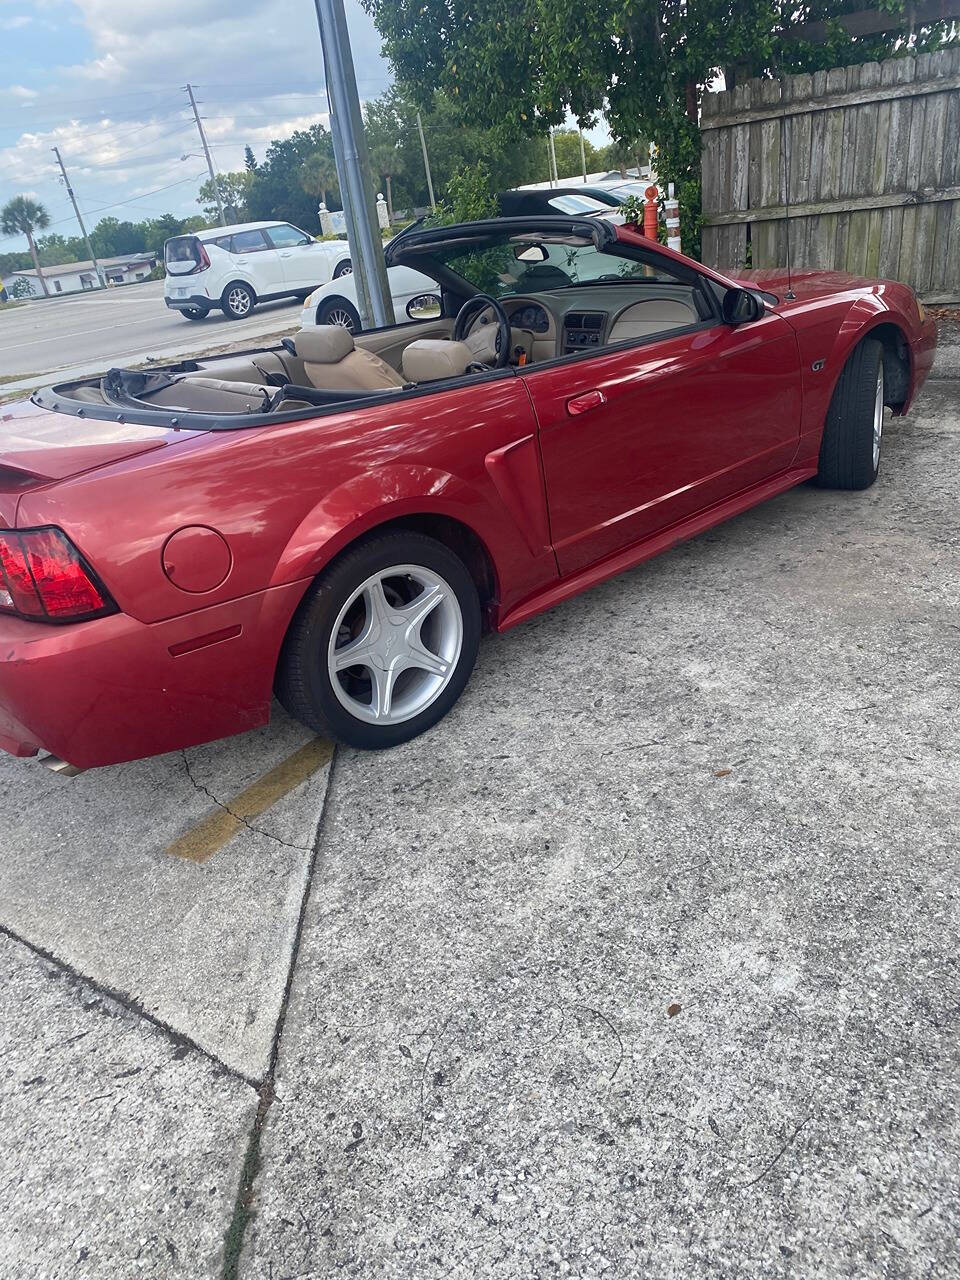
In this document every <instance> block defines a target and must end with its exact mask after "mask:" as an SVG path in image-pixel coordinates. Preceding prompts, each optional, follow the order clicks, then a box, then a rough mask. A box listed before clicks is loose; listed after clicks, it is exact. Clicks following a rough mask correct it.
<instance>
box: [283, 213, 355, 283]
mask: <svg viewBox="0 0 960 1280" xmlns="http://www.w3.org/2000/svg"><path fill="white" fill-rule="evenodd" d="M267 237H268V239H269V240H270V242H271V243H272V244H273V246H274V248H275V249H276V250H277V253H278V254H279V256H280V263H281V266H282V268H283V278H284V281H285V284H286V287H287V288H288V289H290V290H293V289H311V288H313V287H315V286H316V285H318V284H326V283H327V281H328V280H329V279H330V277H331V276H332V275H333V262H334V259H335V258H336V257H337V256H344V257H346V256H347V255H348V253H349V250H348V249H347V246H346V245H336V246H332V242H327V243H324V242H323V241H321V240H314V238H313V237H312V236H309V235H307V233H306V232H305V231H301V230H300V228H299V227H293V226H291V225H290V224H289V223H284V224H283V225H282V226H278V227H268V228H267Z"/></svg>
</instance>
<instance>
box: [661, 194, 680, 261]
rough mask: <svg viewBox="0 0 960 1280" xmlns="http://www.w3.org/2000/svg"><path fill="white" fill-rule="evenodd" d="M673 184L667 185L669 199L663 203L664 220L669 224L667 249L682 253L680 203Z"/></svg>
mask: <svg viewBox="0 0 960 1280" xmlns="http://www.w3.org/2000/svg"><path fill="white" fill-rule="evenodd" d="M673 190H674V188H673V183H672V182H670V183H668V184H667V198H666V200H664V202H663V212H664V219H665V221H666V224H667V248H668V249H674V250H675V251H676V252H677V253H681V252H682V250H681V248H680V202H679V201H678V200H677V199H676V197H675V196H674V194H673Z"/></svg>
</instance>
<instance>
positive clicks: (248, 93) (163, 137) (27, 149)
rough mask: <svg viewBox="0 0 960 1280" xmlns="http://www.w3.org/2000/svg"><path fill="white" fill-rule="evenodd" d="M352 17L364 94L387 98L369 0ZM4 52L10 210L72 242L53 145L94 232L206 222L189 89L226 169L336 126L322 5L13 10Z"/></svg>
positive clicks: (0, 143)
mask: <svg viewBox="0 0 960 1280" xmlns="http://www.w3.org/2000/svg"><path fill="white" fill-rule="evenodd" d="M346 10H347V21H348V26H349V28H350V37H351V42H352V46H353V58H354V64H355V67H356V73H357V81H358V86H359V90H360V96H361V98H373V97H376V96H377V95H378V94H379V93H382V92H383V90H384V89H385V88H387V86H388V85H389V83H390V72H389V68H388V66H387V63H386V62H385V61H384V59H383V58H382V57H381V53H380V38H379V36H378V34H377V32H376V29H375V28H374V26H373V23H372V21H371V20H370V19H369V18H368V17H367V15H366V14H365V13H364V12H363V10H362V9H361V8H360V5H359V3H358V0H346ZM0 49H2V51H3V58H2V83H0V207H2V205H4V204H5V203H6V202H7V200H9V199H10V197H11V196H15V195H20V194H29V195H31V196H33V197H34V198H36V199H39V200H40V202H41V203H42V204H43V205H44V206H45V208H46V209H47V212H48V213H49V214H50V221H51V227H50V230H51V231H59V232H60V233H61V234H63V235H74V234H76V233H77V224H76V219H75V217H74V215H73V211H72V209H71V207H70V202H69V198H68V196H67V193H66V191H65V190H64V188H63V186H62V184H61V183H60V181H59V180H58V170H57V166H56V160H55V158H54V156H53V153H52V152H51V150H50V148H51V147H53V146H58V147H59V148H60V151H61V154H62V156H63V160H64V163H65V164H66V166H67V169H68V172H69V174H70V180H71V183H72V185H73V188H74V191H75V193H76V195H77V199H78V202H79V204H80V207H81V211H82V213H83V214H84V220H85V221H86V223H87V228H88V230H89V229H90V227H92V226H93V225H95V224H96V222H97V221H98V219H99V218H101V217H105V216H108V215H112V216H115V217H117V218H119V219H121V220H123V219H125V218H129V219H130V220H131V221H134V222H136V221H138V220H140V219H142V218H144V217H153V216H156V215H157V214H160V213H165V212H167V211H170V212H173V213H176V214H179V215H181V216H185V215H187V214H191V213H199V212H200V208H199V205H198V204H197V190H198V188H199V185H200V183H201V182H202V181H203V180H204V179H205V178H206V177H207V172H206V162H205V160H204V159H203V156H202V153H201V154H200V155H199V156H198V155H196V154H193V155H191V154H190V153H191V152H193V153H199V152H200V151H201V148H200V139H199V137H198V135H197V128H196V124H195V123H194V121H193V115H192V113H191V111H190V107H189V103H188V100H187V95H186V93H185V92H184V89H183V86H184V85H185V84H186V83H187V82H188V81H189V82H190V83H191V84H192V85H193V86H194V89H195V92H196V95H197V99H198V102H199V104H200V113H201V115H202V116H203V117H205V119H204V127H205V128H206V130H207V137H208V140H209V142H210V146H211V149H212V151H213V153H214V157H215V160H216V164H217V166H218V168H219V169H220V170H222V171H228V170H231V169H239V168H242V166H243V149H244V146H245V145H246V144H248V143H249V144H250V146H252V147H253V150H254V153H255V154H256V155H257V158H258V159H262V158H263V154H264V152H265V150H266V148H267V145H268V143H269V142H270V141H271V139H273V138H282V137H288V136H289V135H290V134H291V133H292V132H293V131H294V130H295V129H300V128H305V127H306V126H308V125H311V124H314V123H315V122H316V121H318V120H319V121H322V122H323V123H324V124H326V123H327V115H326V97H325V95H324V91H323V61H322V56H321V51H320V37H319V34H318V31H317V19H316V12H315V9H314V6H313V4H312V3H311V0H269V3H264V0H229V2H228V0H163V3H162V4H158V3H157V2H156V0H0ZM185 154H186V155H187V157H188V158H187V159H185V160H182V159H181V156H183V155H185ZM161 188H162V190H161ZM88 215H89V216H88ZM22 248H26V241H25V240H23V239H3V238H0V250H5V251H6V250H16V249H22Z"/></svg>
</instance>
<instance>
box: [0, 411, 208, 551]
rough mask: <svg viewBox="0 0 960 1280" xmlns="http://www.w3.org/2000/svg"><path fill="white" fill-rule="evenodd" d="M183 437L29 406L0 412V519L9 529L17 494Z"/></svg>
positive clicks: (156, 428)
mask: <svg viewBox="0 0 960 1280" xmlns="http://www.w3.org/2000/svg"><path fill="white" fill-rule="evenodd" d="M178 438H179V439H182V438H183V432H178V431H176V430H175V429H173V428H172V427H163V426H138V425H135V424H130V423H123V422H107V421H104V420H102V419H99V420H98V419H92V418H82V417H77V416H75V415H73V414H67V413H57V412H55V411H51V410H49V409H42V408H40V407H38V406H37V405H34V404H31V403H30V402H29V401H27V402H24V403H23V404H15V405H7V406H4V408H3V409H2V410H0V520H2V521H3V523H4V524H5V525H6V526H7V527H10V526H12V525H13V523H14V521H15V519H16V510H17V504H18V503H19V500H20V497H21V495H22V494H23V493H26V492H27V491H28V490H30V489H33V488H37V487H38V486H39V485H43V484H49V483H50V482H51V481H56V480H66V479H68V478H69V477H71V476H75V475H79V474H80V473H81V472H84V471H92V470H95V469H96V468H97V467H103V466H107V465H108V464H109V463H112V462H121V461H123V460H124V459H126V458H132V457H136V456H137V455H138V454H142V453H147V452H149V451H150V450H152V449H159V448H162V447H163V446H164V445H166V444H168V443H170V442H171V441H172V440H175V439H178Z"/></svg>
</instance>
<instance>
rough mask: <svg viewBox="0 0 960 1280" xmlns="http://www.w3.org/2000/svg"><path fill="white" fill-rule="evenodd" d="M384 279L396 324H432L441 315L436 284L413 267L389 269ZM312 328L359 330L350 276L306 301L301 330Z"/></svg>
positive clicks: (343, 277)
mask: <svg viewBox="0 0 960 1280" xmlns="http://www.w3.org/2000/svg"><path fill="white" fill-rule="evenodd" d="M387 279H388V280H389V282H390V293H391V294H392V296H393V311H394V315H395V316H396V320H397V324H403V323H404V321H405V320H433V319H435V318H436V317H437V316H438V315H439V314H440V293H439V288H438V285H437V282H436V280H432V279H431V278H430V276H425V275H423V273H422V272H420V271H414V269H413V268H412V267H388V268H387ZM314 324H342V325H343V326H344V328H346V329H349V330H350V332H351V333H359V332H360V329H361V324H360V311H359V309H358V307H357V288H356V284H355V283H354V279H353V275H352V274H344V275H340V276H338V277H337V279H336V280H331V281H330V282H329V284H323V285H321V286H320V287H319V288H318V289H314V291H313V293H311V294H310V296H309V298H307V301H306V304H305V305H304V308H303V312H302V314H301V316H300V327H301V328H302V329H306V328H309V327H310V326H311V325H314Z"/></svg>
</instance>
